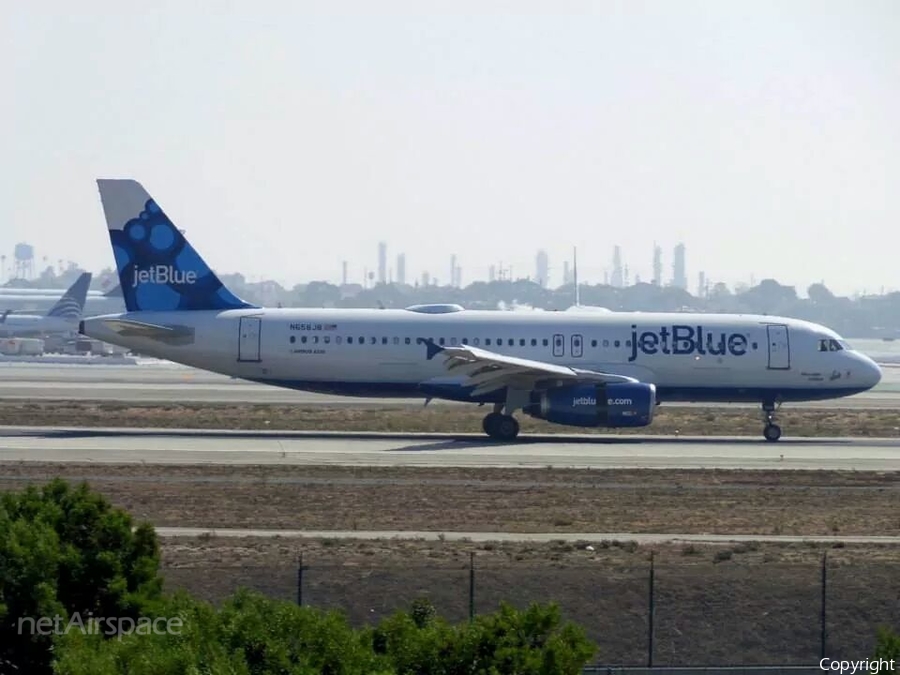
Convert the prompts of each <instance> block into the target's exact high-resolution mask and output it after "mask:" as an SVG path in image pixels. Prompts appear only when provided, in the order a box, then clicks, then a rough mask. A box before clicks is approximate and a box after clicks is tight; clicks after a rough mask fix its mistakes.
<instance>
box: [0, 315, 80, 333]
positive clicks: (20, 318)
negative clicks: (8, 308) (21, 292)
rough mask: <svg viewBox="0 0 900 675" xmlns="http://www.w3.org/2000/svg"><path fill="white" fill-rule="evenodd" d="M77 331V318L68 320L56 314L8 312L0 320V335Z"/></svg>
mask: <svg viewBox="0 0 900 675" xmlns="http://www.w3.org/2000/svg"><path fill="white" fill-rule="evenodd" d="M77 331H78V321H77V320H71V321H70V320H66V319H63V318H61V317H56V316H35V315H29V314H8V315H7V316H6V319H5V320H3V321H2V322H0V337H29V336H40V335H51V334H59V333H75V332H77Z"/></svg>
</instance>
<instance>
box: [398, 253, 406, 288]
mask: <svg viewBox="0 0 900 675" xmlns="http://www.w3.org/2000/svg"><path fill="white" fill-rule="evenodd" d="M397 283H398V284H405V283H406V254H405V253H401V254H400V255H398V256H397Z"/></svg>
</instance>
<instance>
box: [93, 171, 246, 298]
mask: <svg viewBox="0 0 900 675" xmlns="http://www.w3.org/2000/svg"><path fill="white" fill-rule="evenodd" d="M97 186H98V187H99V189H100V201H101V202H102V203H103V211H104V214H105V215H106V225H107V227H108V228H109V238H110V242H111V243H112V248H113V254H114V255H115V258H116V267H117V269H118V272H119V284H120V286H121V289H122V296H123V297H124V298H125V308H126V309H127V310H128V311H129V312H137V311H151V312H152V311H173V310H210V309H216V310H224V309H242V308H251V307H254V305H251V304H249V303H247V302H244V301H243V300H241V299H240V298H238V297H237V296H236V295H235V294H234V293H232V292H231V291H230V290H228V289H227V288H226V287H225V285H224V284H223V283H222V282H221V281H220V280H219V278H218V277H217V276H216V275H215V273H214V272H213V271H212V269H210V267H209V265H207V264H206V262H205V261H204V260H203V258H201V257H200V254H198V253H197V252H196V251H195V250H194V247H193V246H191V244H190V243H189V242H188V241H187V239H185V237H184V234H183V233H182V231H181V230H179V229H178V228H176V227H175V225H174V224H173V223H172V221H171V220H169V217H168V216H167V215H166V214H165V212H164V211H163V210H162V209H161V208H160V207H159V205H158V204H157V203H156V202H155V201H154V200H153V198H152V197H151V196H150V195H149V194H148V193H147V191H146V190H145V189H144V187H143V186H142V185H141V184H140V183H138V182H137V181H135V180H130V179H121V180H120V179H99V180H98V181H97Z"/></svg>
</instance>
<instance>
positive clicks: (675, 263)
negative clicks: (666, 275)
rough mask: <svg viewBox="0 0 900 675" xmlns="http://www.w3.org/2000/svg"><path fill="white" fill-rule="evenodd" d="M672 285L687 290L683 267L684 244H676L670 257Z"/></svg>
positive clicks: (685, 272) (685, 274) (685, 273)
mask: <svg viewBox="0 0 900 675" xmlns="http://www.w3.org/2000/svg"><path fill="white" fill-rule="evenodd" d="M672 285H673V286H674V287H675V288H681V289H683V290H687V271H686V269H685V265H684V244H678V246H676V247H675V251H674V254H673V257H672Z"/></svg>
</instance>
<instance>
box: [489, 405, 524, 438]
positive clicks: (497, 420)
mask: <svg viewBox="0 0 900 675" xmlns="http://www.w3.org/2000/svg"><path fill="white" fill-rule="evenodd" d="M502 409H503V406H502V405H499V404H498V405H496V406H494V412H492V413H488V414H487V415H485V418H484V421H482V423H481V427H482V428H483V429H484V433H486V434H487V435H488V436H490V437H491V438H493V439H494V440H495V441H511V440H513V439H514V438H515V437H516V436H518V435H519V423H518V422H517V421H516V418H515V417H513V416H512V415H504V414H503V413H502V412H501V410H502Z"/></svg>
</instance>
